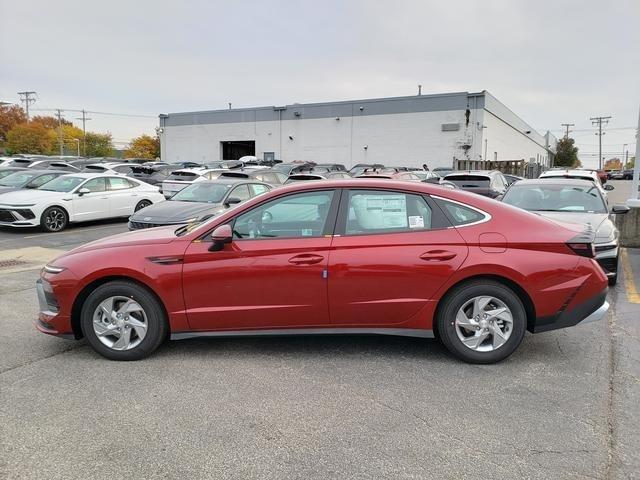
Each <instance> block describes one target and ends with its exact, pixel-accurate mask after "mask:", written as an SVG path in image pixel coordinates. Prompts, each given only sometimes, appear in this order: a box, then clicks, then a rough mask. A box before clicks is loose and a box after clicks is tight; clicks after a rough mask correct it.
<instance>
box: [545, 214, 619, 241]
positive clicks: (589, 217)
mask: <svg viewBox="0 0 640 480" xmlns="http://www.w3.org/2000/svg"><path fill="white" fill-rule="evenodd" d="M533 213H536V214H538V215H540V216H542V217H545V218H548V219H549V220H552V221H554V222H555V223H558V224H560V225H562V226H564V227H567V226H570V225H583V226H586V227H588V229H589V230H591V231H592V232H593V233H594V234H595V242H596V243H599V242H606V241H610V240H613V238H614V236H615V235H616V227H615V225H614V224H613V222H612V221H611V219H610V218H609V214H607V213H578V212H571V213H569V212H533Z"/></svg>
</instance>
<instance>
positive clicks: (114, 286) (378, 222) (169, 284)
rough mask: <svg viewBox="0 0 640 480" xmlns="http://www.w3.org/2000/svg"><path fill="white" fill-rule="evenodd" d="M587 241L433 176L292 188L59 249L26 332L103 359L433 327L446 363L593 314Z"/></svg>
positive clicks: (599, 281)
mask: <svg viewBox="0 0 640 480" xmlns="http://www.w3.org/2000/svg"><path fill="white" fill-rule="evenodd" d="M592 241H593V236H592V235H590V234H589V232H585V231H583V230H582V227H579V228H578V227H576V225H568V226H566V227H565V226H562V225H559V224H558V223H556V222H552V221H550V220H548V219H545V218H543V217H540V216H538V215H535V214H532V213H529V212H526V211H524V210H521V209H518V208H515V207H512V206H510V205H505V204H503V203H500V202H495V201H493V200H490V199H487V198H484V197H481V196H478V195H473V194H469V193H467V192H462V191H459V190H449V189H443V188H441V187H439V186H437V185H429V184H426V183H420V182H415V183H411V182H397V181H393V180H389V181H380V180H365V179H353V180H327V181H322V182H301V183H299V184H294V185H291V186H287V187H282V188H279V189H274V190H272V191H271V192H269V193H266V194H264V195H261V196H258V197H256V198H253V199H251V200H249V201H248V202H246V203H244V204H242V205H238V206H237V207H235V208H232V209H229V210H226V211H225V212H224V213H222V214H221V215H219V216H217V217H214V218H212V219H211V220H209V221H207V222H205V223H202V224H200V225H185V226H181V227H176V226H168V227H158V228H155V229H145V230H138V231H134V232H128V233H124V234H120V235H115V236H112V237H109V238H105V239H103V240H100V241H97V242H93V243H90V244H87V245H84V246H82V247H79V248H76V249H75V250H72V251H70V252H67V253H65V254H64V255H62V256H61V257H58V258H57V259H55V260H53V261H52V262H51V263H50V264H48V265H47V266H45V267H44V269H43V270H42V273H41V277H40V279H39V280H38V282H37V292H38V299H39V304H40V313H39V315H38V320H37V322H36V327H37V328H38V329H39V330H40V331H41V332H44V333H47V334H52V335H59V336H63V337H67V338H76V339H77V338H81V337H85V338H86V339H87V341H88V343H89V344H90V345H91V346H92V347H93V348H94V349H95V350H96V351H97V352H99V353H100V354H102V355H104V356H105V357H107V358H110V359H114V360H135V359H141V358H144V357H145V356H147V355H149V354H150V353H152V352H153V351H154V350H156V349H157V348H158V347H159V346H160V344H161V343H162V342H163V341H164V340H165V339H166V338H172V339H181V338H189V337H195V336H237V335H290V334H318V333H319V334H382V335H406V336H414V337H425V338H429V337H434V336H437V337H438V338H439V339H440V340H441V341H442V342H443V343H444V345H445V346H446V347H447V348H448V349H449V351H450V352H451V353H453V354H454V355H455V356H457V357H458V358H460V359H462V360H464V361H468V362H474V363H491V362H496V361H500V360H503V359H504V358H506V357H508V356H509V355H510V354H511V353H512V352H513V351H514V350H515V349H516V348H517V347H518V345H519V344H520V342H521V341H522V338H523V336H524V334H525V330H529V331H530V332H535V333H537V332H544V331H548V330H553V329H557V328H563V327H568V326H572V325H576V324H578V323H580V322H587V321H593V320H597V319H600V318H601V317H602V316H603V315H604V314H605V313H606V311H607V309H608V303H607V302H606V300H605V296H606V293H607V277H606V276H605V274H604V272H603V271H602V269H601V268H600V266H599V265H598V263H597V262H596V261H595V260H594V258H593V244H592Z"/></svg>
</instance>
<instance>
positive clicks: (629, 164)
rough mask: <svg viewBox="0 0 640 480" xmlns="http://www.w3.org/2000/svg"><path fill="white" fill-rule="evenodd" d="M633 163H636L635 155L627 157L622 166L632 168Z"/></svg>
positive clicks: (633, 166)
mask: <svg viewBox="0 0 640 480" xmlns="http://www.w3.org/2000/svg"><path fill="white" fill-rule="evenodd" d="M635 165H636V157H629V160H628V161H627V163H626V165H625V166H624V168H628V169H629V170H630V169H632V168H635Z"/></svg>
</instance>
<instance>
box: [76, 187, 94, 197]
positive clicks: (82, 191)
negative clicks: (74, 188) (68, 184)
mask: <svg viewBox="0 0 640 480" xmlns="http://www.w3.org/2000/svg"><path fill="white" fill-rule="evenodd" d="M85 193H91V190H89V189H88V188H86V187H82V188H81V189H80V190H78V195H80V196H82V195H84V194H85Z"/></svg>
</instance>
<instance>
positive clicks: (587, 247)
mask: <svg viewBox="0 0 640 480" xmlns="http://www.w3.org/2000/svg"><path fill="white" fill-rule="evenodd" d="M567 247H569V248H570V249H571V250H573V253H575V254H576V255H580V256H581V257H589V258H593V257H595V256H596V250H595V248H594V246H593V243H567Z"/></svg>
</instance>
